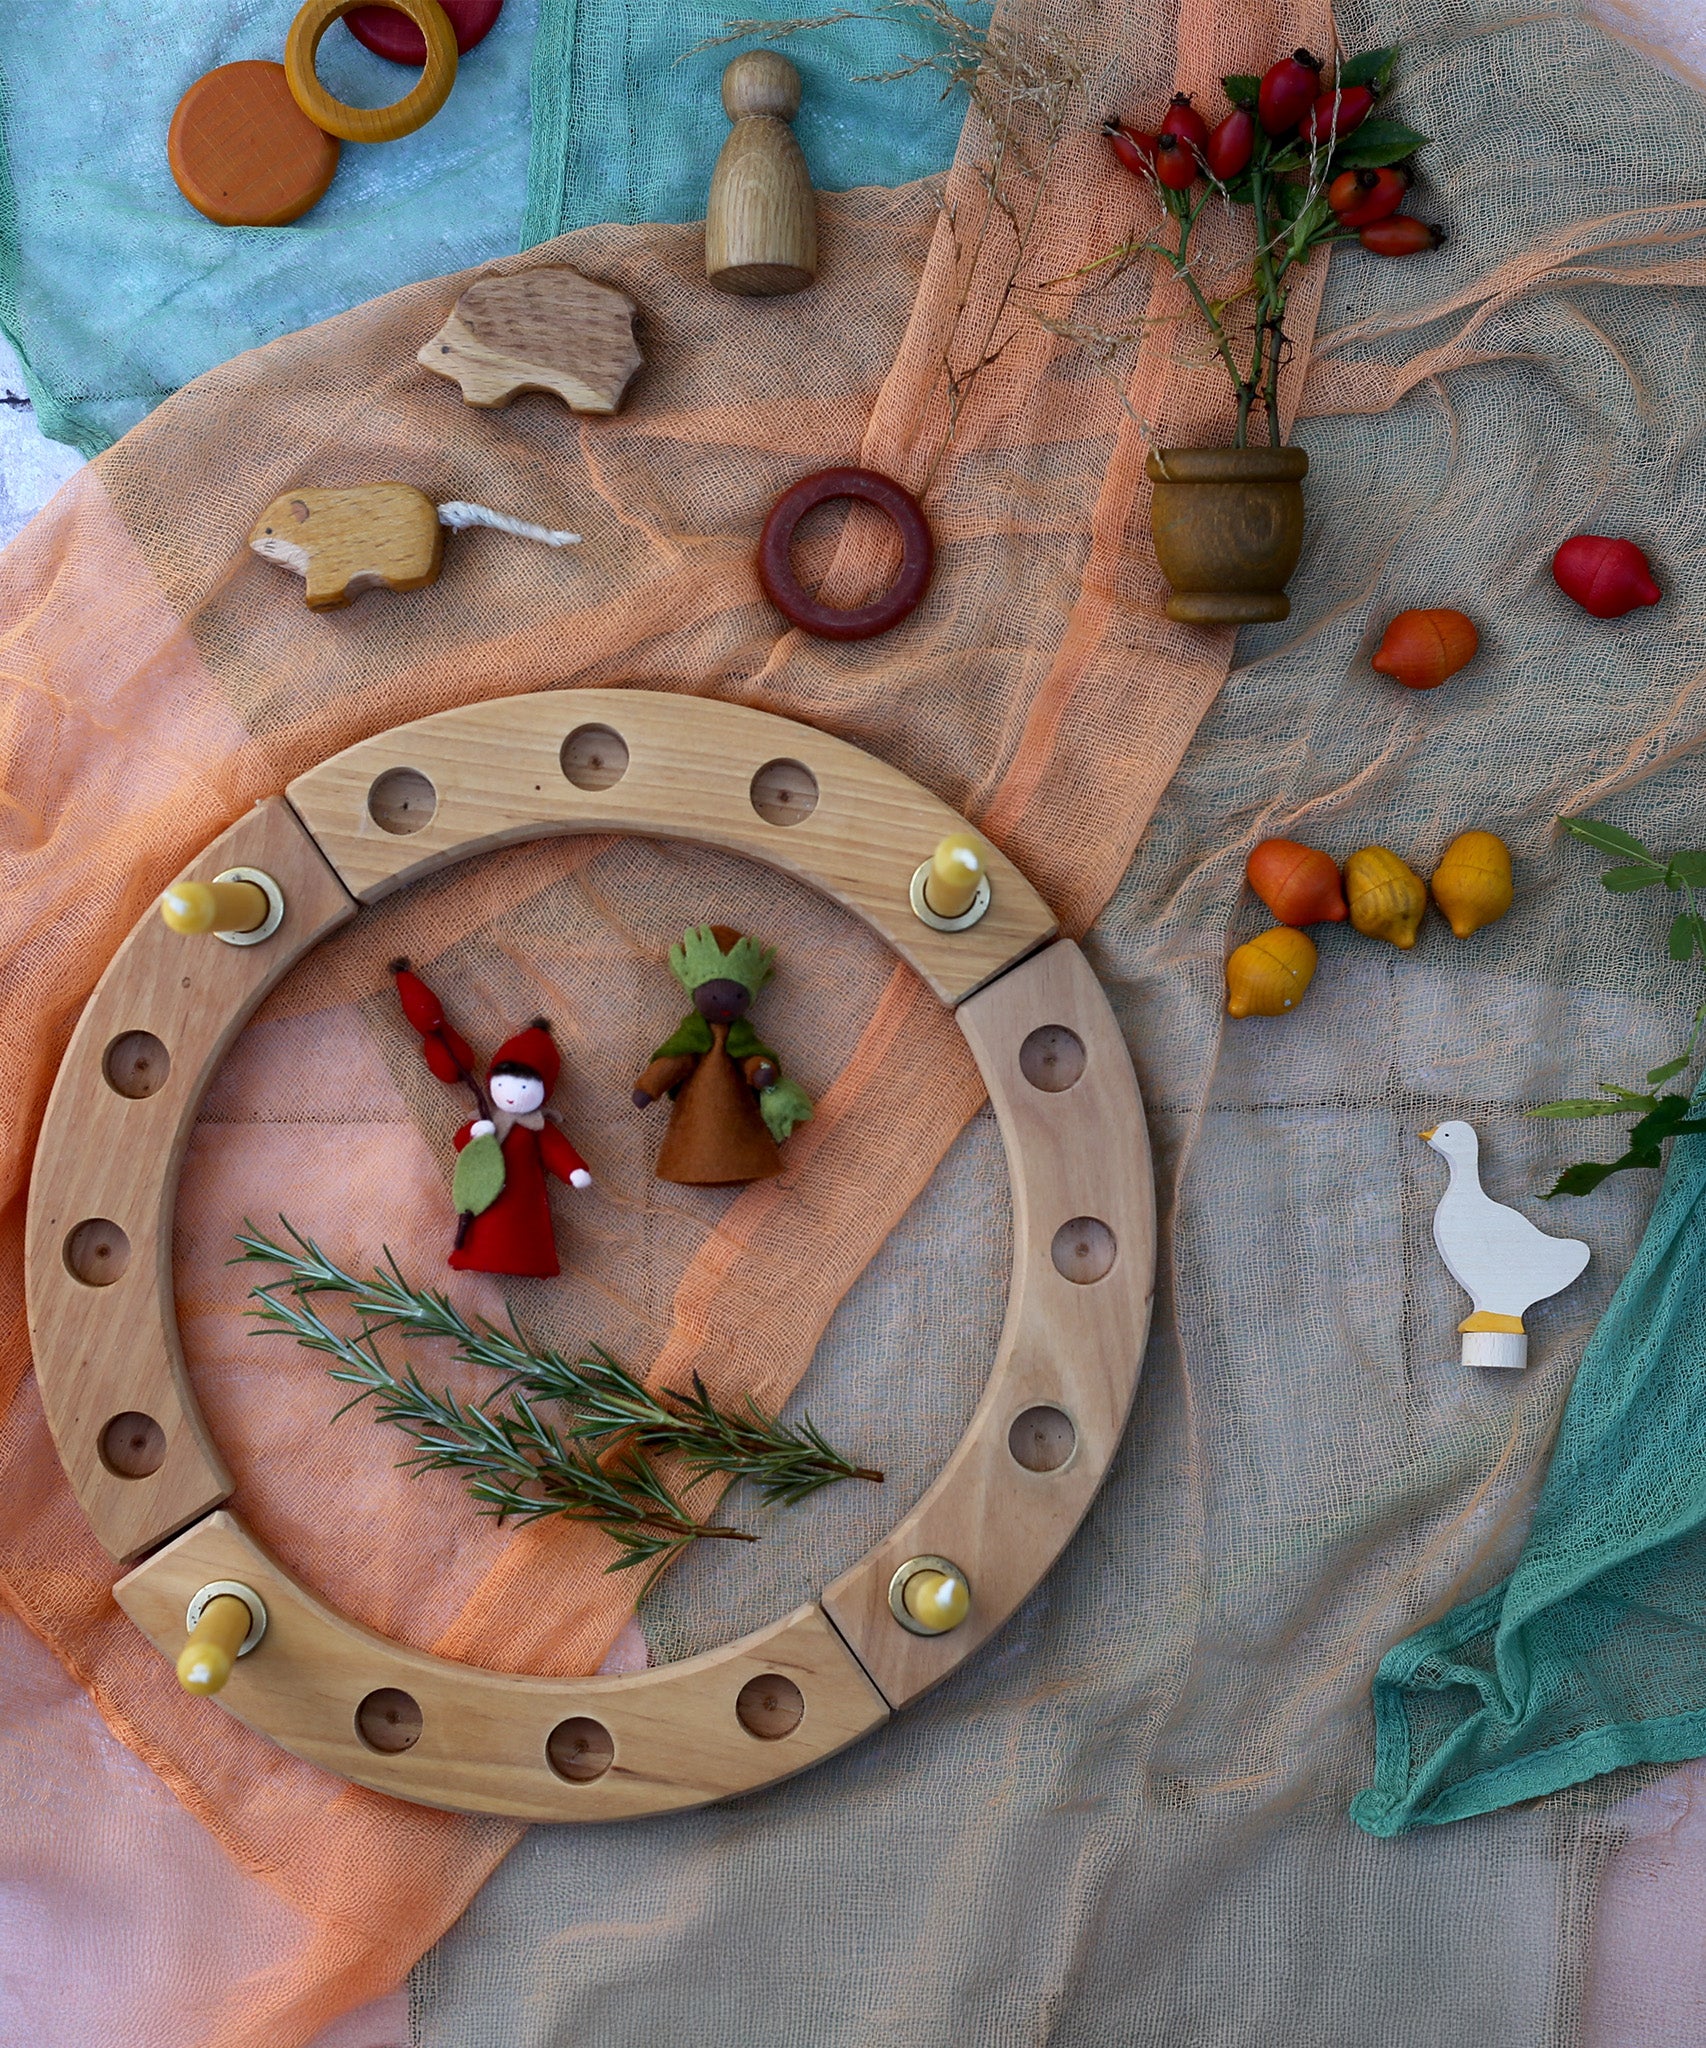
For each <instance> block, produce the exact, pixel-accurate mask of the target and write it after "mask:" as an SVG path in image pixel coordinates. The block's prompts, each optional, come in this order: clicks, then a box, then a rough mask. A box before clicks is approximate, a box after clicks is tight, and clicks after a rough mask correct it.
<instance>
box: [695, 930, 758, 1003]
mask: <svg viewBox="0 0 1706 2048" xmlns="http://www.w3.org/2000/svg"><path fill="white" fill-rule="evenodd" d="M775 960H776V950H775V948H774V947H773V946H761V945H760V944H759V942H758V941H757V940H756V939H753V938H748V937H747V936H746V935H745V934H744V933H742V932H734V931H731V930H730V929H729V927H728V926H727V925H723V924H717V925H712V924H700V925H695V926H694V927H693V929H692V930H691V931H690V932H684V933H683V934H682V938H681V944H680V945H679V946H671V947H670V949H669V964H670V966H671V968H672V969H673V970H674V972H675V978H676V980H677V981H679V982H680V983H681V986H682V987H683V988H684V989H686V991H687V993H688V994H689V995H691V994H692V993H693V991H694V990H695V989H696V988H701V987H703V986H704V984H705V983H706V982H708V981H738V982H739V983H740V984H741V986H742V987H743V988H744V989H745V990H746V991H747V993H748V994H749V995H757V993H758V991H759V990H760V989H761V988H762V987H763V986H764V984H765V983H766V982H767V981H768V980H769V979H770V976H771V974H772V972H773V971H774V966H775Z"/></svg>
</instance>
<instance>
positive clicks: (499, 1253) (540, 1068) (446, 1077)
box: [391, 960, 592, 1280]
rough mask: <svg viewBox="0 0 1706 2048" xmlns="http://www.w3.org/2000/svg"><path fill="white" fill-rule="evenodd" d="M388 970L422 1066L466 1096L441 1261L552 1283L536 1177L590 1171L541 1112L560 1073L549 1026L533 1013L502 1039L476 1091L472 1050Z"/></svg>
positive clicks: (548, 1231) (465, 1269)
mask: <svg viewBox="0 0 1706 2048" xmlns="http://www.w3.org/2000/svg"><path fill="white" fill-rule="evenodd" d="M391 972H392V974H393V975H394V976H395V977H396V982H397V997H398V1000H399V1001H400V1002H401V1003H402V1005H403V1015H404V1016H405V1017H406V1018H407V1019H408V1020H409V1022H410V1023H411V1024H412V1025H413V1026H414V1027H415V1029H416V1030H417V1031H418V1032H419V1033H420V1034H421V1053H422V1056H423V1057H424V1059H425V1060H426V1063H427V1067H428V1069H429V1071H430V1072H432V1073H434V1074H436V1075H437V1076H438V1078H439V1080H441V1081H444V1082H446V1083H448V1084H451V1085H460V1086H462V1087H464V1088H466V1089H467V1090H468V1092H469V1094H470V1095H471V1096H472V1097H473V1099H474V1108H475V1112H476V1113H475V1115H473V1116H472V1117H470V1118H469V1120H468V1121H467V1122H466V1123H465V1124H464V1125H463V1126H462V1127H461V1129H460V1130H459V1131H458V1132H457V1133H456V1135H455V1137H454V1138H453V1139H452V1140H451V1143H452V1144H454V1145H455V1147H456V1153H457V1159H456V1174H455V1178H454V1180H453V1181H452V1183H451V1199H452V1200H453V1201H454V1202H455V1204H456V1214H457V1227H456V1244H455V1248H454V1249H453V1250H452V1252H451V1254H450V1263H451V1265H452V1266H454V1267H455V1268H456V1270H457V1271H458V1272H462V1273H507V1274H512V1275H516V1276H518V1277H521V1278H525V1279H533V1280H552V1279H555V1278H556V1276H557V1274H558V1272H559V1271H560V1270H561V1269H560V1267H559V1266H558V1264H557V1244H556V1237H555V1234H554V1233H553V1231H552V1228H551V1201H550V1196H549V1193H548V1191H547V1189H546V1186H545V1176H546V1175H547V1174H548V1173H553V1174H555V1175H556V1176H557V1178H558V1179H559V1180H563V1181H567V1182H568V1184H569V1186H570V1187H572V1188H589V1187H591V1186H592V1174H591V1172H590V1171H589V1170H588V1167H587V1163H586V1161H585V1160H584V1159H583V1158H582V1157H581V1156H580V1154H579V1153H578V1152H577V1151H576V1150H575V1148H574V1146H573V1145H571V1144H570V1143H569V1141H568V1139H567V1138H566V1137H565V1136H564V1134H563V1132H562V1130H561V1128H560V1127H559V1126H558V1125H557V1123H556V1122H555V1121H554V1120H553V1119H552V1116H551V1112H549V1111H548V1110H547V1109H546V1108H545V1104H546V1101H547V1100H548V1098H549V1097H550V1094H551V1091H552V1089H554V1088H555V1087H556V1085H557V1077H558V1075H559V1074H560V1072H561V1071H562V1060H561V1057H560V1055H559V1054H558V1051H557V1048H556V1046H555V1045H553V1044H552V1042H551V1027H550V1025H549V1024H548V1023H547V1022H546V1021H545V1019H544V1018H543V1017H535V1018H534V1020H533V1022H532V1023H531V1024H529V1025H528V1026H527V1028H526V1030H524V1031H518V1032H517V1033H516V1034H515V1036H514V1037H513V1038H506V1039H505V1040H504V1042H503V1044H502V1045H500V1046H499V1047H498V1049H497V1053H496V1055H495V1056H494V1058H493V1060H492V1064H491V1066H490V1068H489V1069H488V1070H487V1074H486V1086H485V1088H484V1089H482V1088H481V1086H480V1084H479V1082H478V1081H477V1080H476V1079H475V1078H474V1052H473V1048H472V1047H471V1046H470V1045H469V1043H468V1041H467V1040H466V1039H465V1038H464V1037H463V1036H462V1035H461V1034H460V1032H458V1031H457V1030H456V1029H455V1028H454V1027H453V1026H452V1025H451V1024H450V1023H449V1022H448V1020H447V1019H446V1017H445V1014H444V1009H443V1005H442V1004H441V1003H440V1002H439V1000H438V998H437V996H435V995H434V994H433V992H432V990H431V989H430V988H428V987H427V985H426V983H425V982H424V981H422V980H421V978H420V976H419V975H418V974H416V973H414V972H413V970H412V969H411V968H410V966H409V963H408V961H407V960H394V961H393V962H392V963H391Z"/></svg>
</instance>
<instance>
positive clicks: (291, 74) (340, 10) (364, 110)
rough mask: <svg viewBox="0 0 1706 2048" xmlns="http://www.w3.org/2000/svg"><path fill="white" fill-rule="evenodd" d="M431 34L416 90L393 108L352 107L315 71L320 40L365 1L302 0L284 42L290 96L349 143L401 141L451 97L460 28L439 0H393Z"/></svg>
mask: <svg viewBox="0 0 1706 2048" xmlns="http://www.w3.org/2000/svg"><path fill="white" fill-rule="evenodd" d="M390 4H391V5H392V6H394V7H396V8H397V9H398V10H399V11H400V12H402V13H404V14H406V15H407V16H408V17H409V19H410V20H411V21H412V22H413V23H414V24H415V26H416V28H418V29H419V30H420V32H421V34H422V35H423V36H424V37H425V38H426V68H425V70H424V71H422V73H421V77H420V83H419V84H418V85H417V86H416V87H415V89H414V91H413V92H409V93H405V94H404V95H403V97H402V98H401V99H400V100H396V101H394V102H393V103H392V104H391V105H390V106H388V107H351V106H347V105H345V103H344V102H343V101H342V100H335V99H333V97H332V95H331V94H330V93H329V92H328V91H327V90H326V88H325V87H324V86H323V85H322V84H321V83H320V80H319V78H318V77H317V75H316V74H315V70H314V59H315V57H316V55H317V54H318V52H319V48H320V41H321V38H322V37H323V36H324V35H325V33H326V31H327V29H329V28H330V27H331V25H332V23H333V22H334V21H341V20H342V18H343V17H344V16H345V15H346V14H353V13H354V12H355V10H356V8H358V7H359V6H361V5H362V0H303V4H302V7H301V10H300V11H299V12H298V14H297V17H296V19H295V20H294V21H293V22H292V23H291V24H290V33H289V35H287V36H286V37H285V40H284V75H285V77H286V79H288V81H289V83H290V91H291V96H292V97H293V98H294V99H295V101H296V104H297V105H298V106H299V107H300V108H301V109H302V111H303V113H305V114H306V115H307V116H308V118H309V120H310V121H312V122H313V123H314V125H315V127H316V128H324V129H325V131H326V133H327V134H328V135H341V136H342V137H343V139H344V141H345V142H396V141H397V140H399V138H401V137H402V136H404V135H412V134H413V133H414V132H415V130H416V129H417V128H424V127H425V126H426V124H427V123H428V122H429V121H430V120H431V119H432V117H433V115H434V114H436V113H437V112H438V110H439V109H440V107H442V106H443V105H444V103H445V101H446V100H447V99H449V97H450V88H451V87H452V86H453V85H454V84H455V83H456V31H455V30H454V29H453V28H452V27H451V26H450V20H449V17H448V16H447V15H446V14H445V11H444V9H443V8H442V7H440V6H439V4H438V0H390Z"/></svg>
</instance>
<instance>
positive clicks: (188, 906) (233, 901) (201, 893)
mask: <svg viewBox="0 0 1706 2048" xmlns="http://www.w3.org/2000/svg"><path fill="white" fill-rule="evenodd" d="M269 908H270V906H269V904H268V902H267V898H266V891H265V890H264V889H259V888H257V887H256V886H255V884H254V883H253V882H174V883H173V884H172V886H171V887H170V888H169V889H168V890H167V891H166V893H165V895H164V896H162V897H161V898H160V915H161V916H162V917H163V918H164V919H165V920H166V922H167V923H168V924H169V925H170V926H171V927H172V929H173V931H175V932H252V931H254V930H255V929H256V928H257V927H258V926H260V925H263V924H265V923H266V921H267V912H268V909H269Z"/></svg>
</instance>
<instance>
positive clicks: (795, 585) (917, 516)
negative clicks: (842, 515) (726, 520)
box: [758, 469, 936, 640]
mask: <svg viewBox="0 0 1706 2048" xmlns="http://www.w3.org/2000/svg"><path fill="white" fill-rule="evenodd" d="M831 498H857V499H858V500H859V501H860V503H861V504H865V505H874V506H876V508H877V510H878V511H879V512H886V513H887V514H888V516H889V517H890V518H891V519H892V520H893V521H894V523H895V525H896V526H897V527H898V528H899V529H900V543H901V561H900V574H899V575H898V576H897V577H896V578H895V580H894V581H893V583H891V584H890V585H889V587H888V589H887V590H885V591H884V592H883V594H882V596H881V597H877V598H873V599H872V600H871V602H870V603H869V604H861V605H852V606H848V605H835V604H825V603H824V602H823V601H822V599H821V598H816V597H812V596H810V595H809V594H808V593H807V592H806V591H805V590H804V589H802V587H801V585H800V580H799V578H798V577H797V576H796V575H795V574H794V560H793V550H794V529H795V528H796V527H797V526H798V525H799V523H800V521H801V520H802V519H803V518H804V517H805V516H806V514H807V513H808V512H810V511H811V510H812V509H813V508H814V507H815V506H818V505H823V504H826V503H827V502H828V501H829V500H830V499H831ZM935 561H936V544H935V542H934V541H933V540H932V539H931V537H930V524H929V521H928V520H926V518H925V517H924V508H923V507H922V506H921V505H920V504H919V502H918V500H917V499H916V498H915V497H914V496H913V495H912V493H911V492H910V491H909V490H906V489H905V488H904V487H903V486H902V485H900V484H897V483H896V482H895V480H894V478H893V477H889V476H884V475H882V473H881V472H880V471H878V470H875V469H820V470H819V471H818V472H817V474H816V475H815V476H803V477H801V479H800V480H799V482H798V483H797V484H794V485H793V486H792V487H791V488H790V489H788V490H785V491H784V492H783V493H782V495H781V497H779V498H778V499H777V500H776V502H775V504H774V505H772V506H771V508H770V516H769V517H768V518H767V519H766V520H765V522H764V531H763V533H762V534H760V536H759V540H758V580H759V582H760V583H762V584H763V586H764V594H765V596H766V597H767V598H769V600H770V602H771V603H772V604H773V605H774V606H775V607H776V609H777V610H778V611H779V612H780V613H781V614H782V616H783V618H785V619H786V620H788V621H789V623H790V624H791V625H795V626H798V627H799V629H800V631H801V632H802V633H812V634H815V635H816V636H817V638H818V639H820V640H869V639H870V638H871V637H872V635H873V634H877V633H886V632H887V631H888V630H889V628H890V627H891V626H898V625H899V624H900V622H901V620H902V619H904V618H905V617H906V616H907V614H908V613H909V612H911V611H912V610H913V609H914V608H915V607H916V605H917V604H918V601H919V599H920V598H921V597H923V595H924V593H925V591H927V590H928V589H929V588H930V572H931V570H932V568H933V567H934V566H935Z"/></svg>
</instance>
